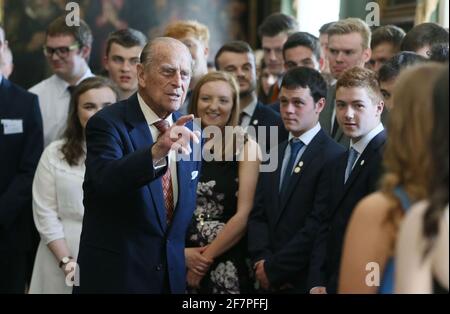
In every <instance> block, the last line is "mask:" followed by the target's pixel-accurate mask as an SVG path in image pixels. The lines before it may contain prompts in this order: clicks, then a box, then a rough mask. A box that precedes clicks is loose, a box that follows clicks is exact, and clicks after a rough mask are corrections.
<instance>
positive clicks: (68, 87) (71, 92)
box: [67, 86, 76, 96]
mask: <svg viewBox="0 0 450 314" xmlns="http://www.w3.org/2000/svg"><path fill="white" fill-rule="evenodd" d="M75 87H76V86H67V90H68V91H69V93H70V96H72V95H73V91H74V90H75Z"/></svg>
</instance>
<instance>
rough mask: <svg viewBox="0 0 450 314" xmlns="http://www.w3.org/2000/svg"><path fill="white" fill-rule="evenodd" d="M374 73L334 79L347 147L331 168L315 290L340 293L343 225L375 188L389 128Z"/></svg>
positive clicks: (355, 71) (353, 72)
mask: <svg viewBox="0 0 450 314" xmlns="http://www.w3.org/2000/svg"><path fill="white" fill-rule="evenodd" d="M382 99H383V96H382V95H381V92H380V88H379V85H378V81H377V76H376V73H375V72H373V71H371V70H368V69H363V68H359V67H354V68H352V69H350V70H348V71H346V72H344V73H343V74H342V76H341V77H340V78H339V80H338V82H337V84H336V118H337V121H338V123H339V126H340V128H341V129H342V130H343V132H344V133H345V135H346V136H348V137H349V138H350V140H351V141H350V148H349V150H348V151H347V152H346V153H344V154H342V155H341V156H340V157H339V158H338V160H336V162H335V163H333V164H332V165H331V166H330V168H329V171H328V173H329V175H330V183H331V186H332V189H331V190H330V191H331V196H330V203H329V205H328V209H327V213H326V215H325V216H324V220H323V221H322V224H321V227H320V231H319V234H318V237H317V240H316V243H315V246H314V252H313V255H312V257H311V270H310V281H311V282H310V285H311V287H312V289H311V291H310V292H311V293H325V292H327V293H336V290H337V284H338V274H339V268H340V260H341V253H342V246H343V241H344V235H345V231H346V229H347V224H348V222H349V220H350V216H351V214H352V212H353V209H354V207H355V206H356V204H357V203H358V202H359V201H360V200H361V199H362V198H363V197H365V196H366V195H368V194H370V193H372V192H374V191H375V190H376V188H377V183H378V179H379V178H380V176H381V173H382V165H381V164H382V157H383V156H382V154H383V148H384V145H385V142H386V132H385V131H384V127H383V124H382V123H381V120H380V119H381V113H382V112H383V107H384V103H383V100H382Z"/></svg>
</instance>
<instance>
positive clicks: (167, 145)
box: [74, 37, 201, 294]
mask: <svg viewBox="0 0 450 314" xmlns="http://www.w3.org/2000/svg"><path fill="white" fill-rule="evenodd" d="M191 69H192V58H191V55H190V53H189V50H188V48H187V47H186V46H185V45H184V44H183V43H181V42H180V41H178V40H176V39H173V38H167V37H163V38H156V39H154V40H153V41H152V42H150V43H149V44H147V45H146V46H145V48H144V50H143V52H142V54H141V63H140V64H138V80H139V87H138V93H137V94H135V95H134V96H131V97H130V98H129V99H127V100H124V101H122V102H119V103H117V104H114V105H111V106H110V107H108V108H107V109H105V110H104V111H102V112H99V114H97V115H95V116H94V117H92V118H91V119H90V120H89V122H88V125H87V128H86V142H87V158H86V175H85V181H84V185H83V190H84V205H85V215H84V219H83V230H82V234H81V242H80V252H79V255H78V263H79V275H80V277H79V280H80V281H79V283H80V285H79V286H78V287H75V288H74V292H75V293H153V294H156V293H184V292H185V288H186V265H185V256H184V247H185V235H186V232H187V228H188V226H189V224H190V223H191V221H192V215H193V212H194V209H195V206H196V191H197V183H198V177H199V175H198V174H199V170H200V169H199V168H200V162H201V161H200V158H195V159H194V156H193V152H191V145H190V143H191V141H192V140H193V141H194V142H198V140H199V134H196V132H195V133H194V132H193V131H192V128H193V125H192V121H191V120H192V119H193V116H183V117H181V114H179V113H178V112H176V111H177V110H178V109H179V108H180V106H181V104H182V103H183V101H184V99H185V97H186V92H187V90H188V87H189V81H190V78H191ZM179 134H180V135H181V137H180V138H179V137H178V135H179ZM194 151H195V150H194ZM177 154H178V155H177ZM181 154H183V156H179V155H181ZM179 157H181V158H182V159H181V160H179ZM185 157H188V158H185Z"/></svg>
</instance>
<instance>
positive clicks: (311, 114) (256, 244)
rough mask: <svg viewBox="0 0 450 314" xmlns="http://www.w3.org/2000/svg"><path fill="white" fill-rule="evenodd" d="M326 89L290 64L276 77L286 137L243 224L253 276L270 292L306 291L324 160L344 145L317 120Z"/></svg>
mask: <svg viewBox="0 0 450 314" xmlns="http://www.w3.org/2000/svg"><path fill="white" fill-rule="evenodd" d="M326 94H327V85H326V82H325V80H324V79H323V78H322V76H321V75H320V73H319V72H318V71H316V70H314V69H310V68H293V69H291V70H289V71H288V72H287V73H286V74H285V76H284V78H283V81H282V83H281V91H280V103H281V107H280V109H281V110H280V111H281V117H282V119H283V122H284V125H285V126H286V129H287V130H289V140H288V141H285V142H283V143H282V144H281V145H280V146H279V147H277V148H276V149H277V150H278V156H279V157H278V160H280V163H279V165H278V167H277V169H276V171H275V172H267V173H261V175H260V179H259V183H258V189H257V196H256V200H255V206H254V208H253V211H252V213H251V216H250V221H249V224H248V243H249V244H248V247H249V252H250V255H251V258H252V261H253V263H254V267H255V270H256V279H257V280H258V282H259V284H260V286H261V287H262V288H263V289H266V290H269V289H270V291H271V292H282V293H306V292H307V278H308V277H307V274H308V269H309V259H310V254H311V251H312V248H313V244H314V239H315V237H316V234H317V232H318V229H319V227H320V223H319V222H320V220H321V216H322V215H323V213H324V212H326V204H327V199H328V195H329V194H330V186H329V184H328V183H327V181H328V178H329V177H328V173H327V172H326V171H325V169H326V165H327V164H328V163H330V162H332V161H334V160H335V159H336V158H337V157H338V156H339V155H340V154H342V153H343V152H344V151H345V150H344V148H342V147H341V146H340V145H339V144H337V143H336V142H334V141H333V140H332V139H331V137H329V136H328V135H327V134H326V133H325V132H324V131H323V130H322V128H321V126H320V123H319V116H320V113H321V111H322V110H323V108H324V106H325V96H326Z"/></svg>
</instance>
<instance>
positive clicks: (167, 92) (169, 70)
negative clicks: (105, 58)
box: [138, 42, 192, 118]
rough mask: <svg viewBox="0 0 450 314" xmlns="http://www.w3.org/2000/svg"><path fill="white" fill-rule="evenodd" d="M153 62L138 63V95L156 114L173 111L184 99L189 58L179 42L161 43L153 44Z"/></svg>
mask: <svg viewBox="0 0 450 314" xmlns="http://www.w3.org/2000/svg"><path fill="white" fill-rule="evenodd" d="M152 49H154V54H153V61H152V62H151V63H150V64H148V65H147V66H144V65H142V64H139V65H138V79H139V91H140V95H141V96H142V97H143V98H144V100H145V102H146V103H147V105H148V106H149V107H150V108H151V109H152V110H153V111H154V112H155V113H156V114H157V115H158V116H159V117H160V118H166V117H167V116H168V115H169V114H171V113H172V112H174V111H177V110H178V109H179V108H180V106H181V105H182V104H183V102H184V100H185V98H186V92H187V90H188V87H189V83H190V80H191V74H192V73H191V72H192V57H191V54H190V53H189V50H188V49H187V48H186V47H185V46H184V45H183V44H182V43H181V42H180V43H179V44H177V43H173V42H171V43H166V42H162V43H159V44H157V46H155V47H153V48H152Z"/></svg>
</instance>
